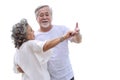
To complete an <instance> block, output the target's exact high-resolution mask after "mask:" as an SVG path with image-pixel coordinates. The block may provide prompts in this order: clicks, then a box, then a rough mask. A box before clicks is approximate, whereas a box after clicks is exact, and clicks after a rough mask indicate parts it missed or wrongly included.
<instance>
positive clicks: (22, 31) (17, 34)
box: [11, 19, 28, 49]
mask: <svg viewBox="0 0 120 80" xmlns="http://www.w3.org/2000/svg"><path fill="white" fill-rule="evenodd" d="M27 27H28V22H27V20H26V19H22V20H21V21H20V22H19V23H17V24H15V25H13V27H12V34H11V37H12V39H13V41H14V45H15V48H18V49H19V48H20V46H21V45H22V44H23V43H24V42H26V41H27V38H26V34H27Z"/></svg>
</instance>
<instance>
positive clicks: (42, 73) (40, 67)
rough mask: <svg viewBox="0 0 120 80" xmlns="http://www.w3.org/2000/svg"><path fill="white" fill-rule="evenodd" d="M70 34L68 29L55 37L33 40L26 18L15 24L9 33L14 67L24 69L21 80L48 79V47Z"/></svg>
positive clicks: (50, 53)
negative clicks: (45, 39)
mask: <svg viewBox="0 0 120 80" xmlns="http://www.w3.org/2000/svg"><path fill="white" fill-rule="evenodd" d="M71 34H72V31H69V32H68V33H66V34H65V35H63V36H60V37H58V38H56V39H53V40H49V41H44V42H42V41H37V40H34V39H35V37H34V31H33V30H32V28H31V26H30V25H29V24H28V23H27V20H26V19H22V20H21V21H20V22H19V23H17V24H15V25H14V26H13V28H12V34H11V37H12V39H13V41H14V45H15V48H16V53H15V57H14V65H15V66H14V69H15V70H16V71H17V70H18V69H17V68H18V66H19V67H20V68H21V69H22V70H23V71H24V73H22V80H50V76H49V73H48V70H47V61H48V60H49V58H50V56H51V55H52V51H51V50H50V49H51V48H53V47H54V46H56V45H57V44H59V43H61V42H62V41H64V40H66V39H68V38H70V37H71Z"/></svg>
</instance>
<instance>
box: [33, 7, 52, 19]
mask: <svg viewBox="0 0 120 80" xmlns="http://www.w3.org/2000/svg"><path fill="white" fill-rule="evenodd" d="M44 7H49V9H50V13H51V15H52V8H50V6H49V5H42V6H38V7H37V8H36V9H35V16H36V18H37V17H38V15H39V10H40V9H42V8H44Z"/></svg>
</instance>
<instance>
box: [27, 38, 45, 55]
mask: <svg viewBox="0 0 120 80" xmlns="http://www.w3.org/2000/svg"><path fill="white" fill-rule="evenodd" d="M45 43H46V41H38V40H32V41H30V43H29V44H30V46H31V48H32V50H33V52H34V53H38V54H40V53H43V46H44V45H45Z"/></svg>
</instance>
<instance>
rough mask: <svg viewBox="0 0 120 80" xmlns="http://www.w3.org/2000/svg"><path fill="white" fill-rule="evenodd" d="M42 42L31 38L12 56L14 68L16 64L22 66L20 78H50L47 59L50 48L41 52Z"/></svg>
mask: <svg viewBox="0 0 120 80" xmlns="http://www.w3.org/2000/svg"><path fill="white" fill-rule="evenodd" d="M44 44H45V42H40V41H37V40H31V41H27V42H25V43H23V44H22V46H21V47H20V48H19V49H17V51H16V54H15V57H14V63H15V70H17V69H16V68H17V65H19V66H20V67H21V68H22V70H23V71H24V73H23V75H22V80H50V75H49V73H48V70H47V61H48V59H49V58H50V56H51V54H52V53H51V51H50V50H48V51H46V52H43V45H44Z"/></svg>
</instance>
